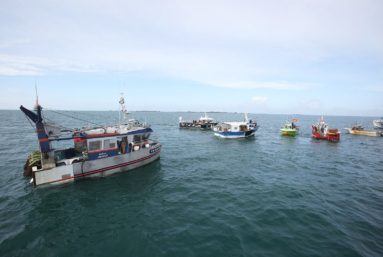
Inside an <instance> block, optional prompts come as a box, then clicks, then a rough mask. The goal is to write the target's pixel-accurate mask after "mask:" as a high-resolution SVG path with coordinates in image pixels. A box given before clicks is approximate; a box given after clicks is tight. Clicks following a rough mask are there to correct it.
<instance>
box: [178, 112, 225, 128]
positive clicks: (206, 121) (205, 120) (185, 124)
mask: <svg viewBox="0 0 383 257" xmlns="http://www.w3.org/2000/svg"><path fill="white" fill-rule="evenodd" d="M217 124H218V121H216V120H215V119H213V118H209V117H208V116H207V114H206V112H205V117H202V116H201V118H199V120H198V121H197V120H192V121H185V120H182V117H180V118H179V126H180V128H189V129H211V128H212V127H214V126H216V125H217Z"/></svg>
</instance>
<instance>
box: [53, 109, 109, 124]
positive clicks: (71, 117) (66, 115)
mask: <svg viewBox="0 0 383 257" xmlns="http://www.w3.org/2000/svg"><path fill="white" fill-rule="evenodd" d="M47 111H50V112H54V113H57V114H60V115H64V116H67V117H69V118H72V119H76V120H81V121H85V122H88V123H93V124H96V125H98V126H102V125H101V124H98V123H95V122H91V121H87V120H83V119H79V118H76V117H73V116H70V115H67V114H64V113H60V112H56V111H52V110H47Z"/></svg>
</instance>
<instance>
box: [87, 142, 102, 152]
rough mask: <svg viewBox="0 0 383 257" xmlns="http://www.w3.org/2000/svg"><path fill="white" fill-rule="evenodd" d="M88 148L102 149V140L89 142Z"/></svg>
mask: <svg viewBox="0 0 383 257" xmlns="http://www.w3.org/2000/svg"><path fill="white" fill-rule="evenodd" d="M88 149H89V151H90V152H93V151H99V150H101V140H99V141H91V142H89V147H88Z"/></svg>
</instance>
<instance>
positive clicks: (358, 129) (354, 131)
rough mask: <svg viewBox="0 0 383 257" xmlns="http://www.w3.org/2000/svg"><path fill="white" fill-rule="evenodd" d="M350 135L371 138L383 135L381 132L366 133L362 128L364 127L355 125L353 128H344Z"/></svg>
mask: <svg viewBox="0 0 383 257" xmlns="http://www.w3.org/2000/svg"><path fill="white" fill-rule="evenodd" d="M344 129H345V130H346V131H347V132H348V133H350V134H353V135H361V136H369V137H381V136H383V133H382V132H380V131H366V130H364V129H363V128H362V125H354V126H351V128H344Z"/></svg>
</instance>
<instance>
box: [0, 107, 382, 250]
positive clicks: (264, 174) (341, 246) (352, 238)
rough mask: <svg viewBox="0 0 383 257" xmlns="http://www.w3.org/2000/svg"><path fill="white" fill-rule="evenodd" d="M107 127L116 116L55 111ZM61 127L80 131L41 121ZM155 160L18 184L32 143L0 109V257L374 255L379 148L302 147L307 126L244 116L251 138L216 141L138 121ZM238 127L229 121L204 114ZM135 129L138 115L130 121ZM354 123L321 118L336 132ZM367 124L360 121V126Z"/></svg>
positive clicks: (371, 142)
mask: <svg viewBox="0 0 383 257" xmlns="http://www.w3.org/2000/svg"><path fill="white" fill-rule="evenodd" d="M64 113H65V114H68V115H71V116H75V117H77V118H80V119H85V120H90V121H94V122H97V123H103V124H109V123H115V122H116V121H117V118H116V117H118V114H117V112H82V113H77V114H71V113H66V112H64ZM45 115H46V117H47V118H50V119H52V120H55V121H56V122H58V123H59V124H61V125H64V126H70V127H72V126H84V125H86V124H85V123H84V122H81V121H79V120H75V119H70V118H69V117H61V116H59V115H58V114H55V113H50V112H45ZM146 115H147V121H148V122H147V123H148V124H151V125H152V128H153V130H154V131H155V132H156V133H157V134H158V136H159V140H160V141H161V142H162V143H163V148H162V151H161V159H160V160H158V161H156V162H154V163H152V164H150V165H147V166H145V167H142V168H139V169H136V170H133V171H129V172H125V173H121V174H116V175H113V176H109V177H105V178H100V179H93V180H83V181H77V182H75V183H73V184H71V185H67V186H61V187H53V188H49V189H37V190H35V189H34V188H33V186H31V185H30V184H29V178H23V175H22V174H23V165H24V163H25V161H26V159H27V157H28V154H29V153H30V152H31V151H32V150H35V149H37V147H38V146H37V138H36V135H35V134H34V131H33V129H32V127H31V126H30V124H29V123H28V121H27V120H26V119H25V117H24V115H23V114H22V113H21V111H0V158H1V161H0V170H1V174H2V176H1V180H0V255H1V256H88V255H94V256H108V255H122V256H159V255H165V256H382V255H383V155H382V153H383V151H382V145H383V138H373V137H363V136H354V135H349V134H345V133H343V134H342V135H341V141H340V142H329V141H325V140H323V141H322V140H315V139H312V138H311V128H310V127H311V125H312V124H315V123H316V122H317V120H318V118H319V117H317V116H296V117H295V118H297V119H298V123H297V124H298V125H300V127H301V131H300V134H299V135H298V136H296V137H283V136H281V133H280V131H279V128H280V127H281V126H282V125H284V123H285V121H286V116H285V115H266V114H263V115H261V114H258V115H254V114H253V115H249V116H250V117H252V118H256V120H257V122H258V124H259V125H260V129H259V130H258V132H257V133H256V136H255V137H252V138H245V139H237V140H236V139H219V138H216V137H215V136H214V135H213V133H212V132H211V131H196V130H185V129H179V128H178V117H179V116H183V118H184V119H198V118H199V117H200V116H201V114H199V113H198V114H192V113H187V114H186V113H182V114H181V113H147V114H146ZM210 116H211V117H214V118H216V119H217V120H219V121H221V122H222V121H241V120H243V115H240V114H211V115H210ZM135 118H138V119H139V120H140V121H142V122H143V121H144V119H145V118H144V113H135ZM361 120H362V118H361V117H330V116H329V117H325V121H326V122H327V123H328V124H329V125H330V127H336V128H338V129H342V131H344V130H343V128H344V127H349V126H350V124H352V123H354V122H356V121H359V122H360V121H361ZM372 120H373V118H364V120H363V123H364V124H366V127H367V128H368V127H370V128H371V127H372Z"/></svg>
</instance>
